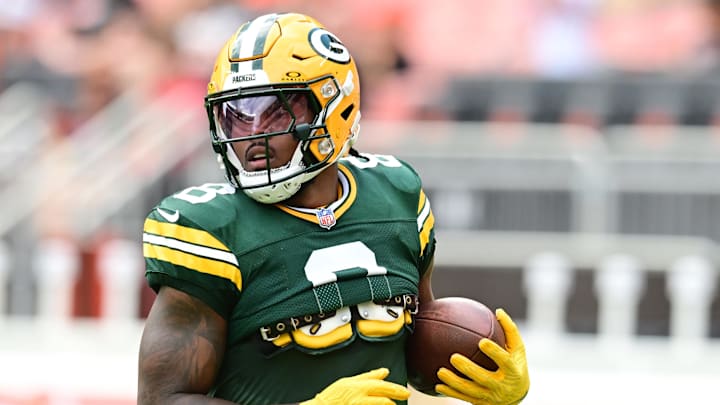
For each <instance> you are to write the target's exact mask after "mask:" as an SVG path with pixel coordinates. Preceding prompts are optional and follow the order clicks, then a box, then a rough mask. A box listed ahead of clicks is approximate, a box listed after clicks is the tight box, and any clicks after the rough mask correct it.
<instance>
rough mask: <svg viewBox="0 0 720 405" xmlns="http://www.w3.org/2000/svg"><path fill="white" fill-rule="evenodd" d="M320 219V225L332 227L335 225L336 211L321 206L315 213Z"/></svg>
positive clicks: (327, 227) (326, 227)
mask: <svg viewBox="0 0 720 405" xmlns="http://www.w3.org/2000/svg"><path fill="white" fill-rule="evenodd" d="M315 215H317V219H318V225H320V227H322V228H325V229H330V228H332V227H333V226H334V225H335V213H334V212H333V210H332V209H330V208H320V209H319V210H317V212H316V213H315Z"/></svg>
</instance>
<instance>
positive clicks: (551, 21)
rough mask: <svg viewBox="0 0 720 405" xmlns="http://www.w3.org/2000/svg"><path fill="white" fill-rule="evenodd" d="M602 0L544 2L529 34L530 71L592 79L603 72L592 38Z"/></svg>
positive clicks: (556, 0) (551, 75)
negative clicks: (593, 75) (592, 76)
mask: <svg viewBox="0 0 720 405" xmlns="http://www.w3.org/2000/svg"><path fill="white" fill-rule="evenodd" d="M599 3H600V1H599V0H542V1H537V6H538V7H539V10H538V12H537V17H536V23H535V24H534V27H535V28H534V29H533V30H532V31H533V32H532V33H531V35H530V39H529V40H530V42H531V44H530V48H531V49H530V59H531V62H530V63H531V66H532V67H531V69H532V71H533V72H535V74H537V75H539V76H545V77H553V78H574V77H580V76H585V77H586V76H589V75H591V74H595V73H597V72H598V71H600V70H602V68H603V64H602V63H601V62H600V60H599V57H598V54H597V49H596V45H595V43H594V41H593V38H592V29H593V25H594V24H595V18H596V16H597V10H598V7H599Z"/></svg>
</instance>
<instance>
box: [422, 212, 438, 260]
mask: <svg viewBox="0 0 720 405" xmlns="http://www.w3.org/2000/svg"><path fill="white" fill-rule="evenodd" d="M434 226H435V216H434V215H433V214H432V211H430V216H429V217H428V219H427V221H425V226H424V227H423V229H422V231H421V232H420V251H421V252H424V251H425V246H427V244H428V242H429V241H430V231H431V230H432V229H433V227H434Z"/></svg>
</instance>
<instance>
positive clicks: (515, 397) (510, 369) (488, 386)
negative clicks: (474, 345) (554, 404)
mask: <svg viewBox="0 0 720 405" xmlns="http://www.w3.org/2000/svg"><path fill="white" fill-rule="evenodd" d="M495 315H496V316H497V319H498V322H500V325H501V326H502V328H503V331H504V332H505V344H506V346H507V351H506V350H505V349H503V348H501V347H500V346H499V345H498V344H497V343H495V342H493V341H492V340H490V339H482V340H481V341H480V343H479V344H478V347H479V348H480V350H482V351H483V353H485V354H486V355H487V356H488V357H490V358H491V359H492V360H493V361H494V362H495V363H496V364H497V365H498V369H497V370H496V371H489V370H487V369H485V368H482V367H480V366H478V365H477V364H475V363H474V362H473V361H471V360H470V359H468V358H467V357H465V356H463V355H461V354H457V353H456V354H453V355H452V356H451V357H450V364H452V365H453V367H455V368H456V369H457V370H458V371H460V372H461V373H463V374H464V376H459V375H457V374H455V373H454V372H452V371H450V370H448V369H446V368H444V367H443V368H441V369H440V370H438V373H437V375H438V378H440V380H441V381H442V382H444V383H445V384H438V385H436V386H435V390H436V391H437V392H438V393H439V394H442V395H446V396H449V397H453V398H457V399H461V400H463V401H467V402H470V403H471V404H474V405H515V404H518V403H520V401H522V399H523V398H525V395H527V392H528V390H529V389H530V376H529V375H528V367H527V359H526V358H525V344H524V343H523V341H522V337H520V332H519V331H518V328H517V326H516V325H515V323H514V322H513V321H512V319H510V316H509V315H508V314H507V313H505V311H503V310H502V309H498V310H497V311H495ZM464 377H467V378H464Z"/></svg>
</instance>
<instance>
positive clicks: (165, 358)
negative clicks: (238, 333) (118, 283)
mask: <svg viewBox="0 0 720 405" xmlns="http://www.w3.org/2000/svg"><path fill="white" fill-rule="evenodd" d="M226 330H227V325H226V321H225V320H224V319H223V318H222V317H221V316H220V315H218V314H217V313H216V312H215V311H213V310H212V309H211V308H210V307H209V306H207V305H206V304H204V303H203V302H202V301H200V300H198V299H196V298H193V297H191V296H190V295H187V294H185V293H183V292H181V291H178V290H176V289H173V288H171V287H163V288H161V289H160V291H159V293H158V296H157V298H156V301H155V303H154V305H153V307H152V310H151V311H150V314H149V315H148V318H147V321H146V324H145V330H144V332H143V336H142V340H141V342H140V358H139V362H140V364H139V381H138V404H140V405H149V404H160V403H162V404H191V403H192V404H230V403H231V402H228V401H224V400H220V399H215V398H208V397H206V396H205V394H206V393H207V392H208V390H209V389H210V387H211V386H212V383H213V381H214V380H215V376H216V375H217V372H218V369H219V367H220V363H221V360H222V356H223V354H224V352H225V339H226Z"/></svg>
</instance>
